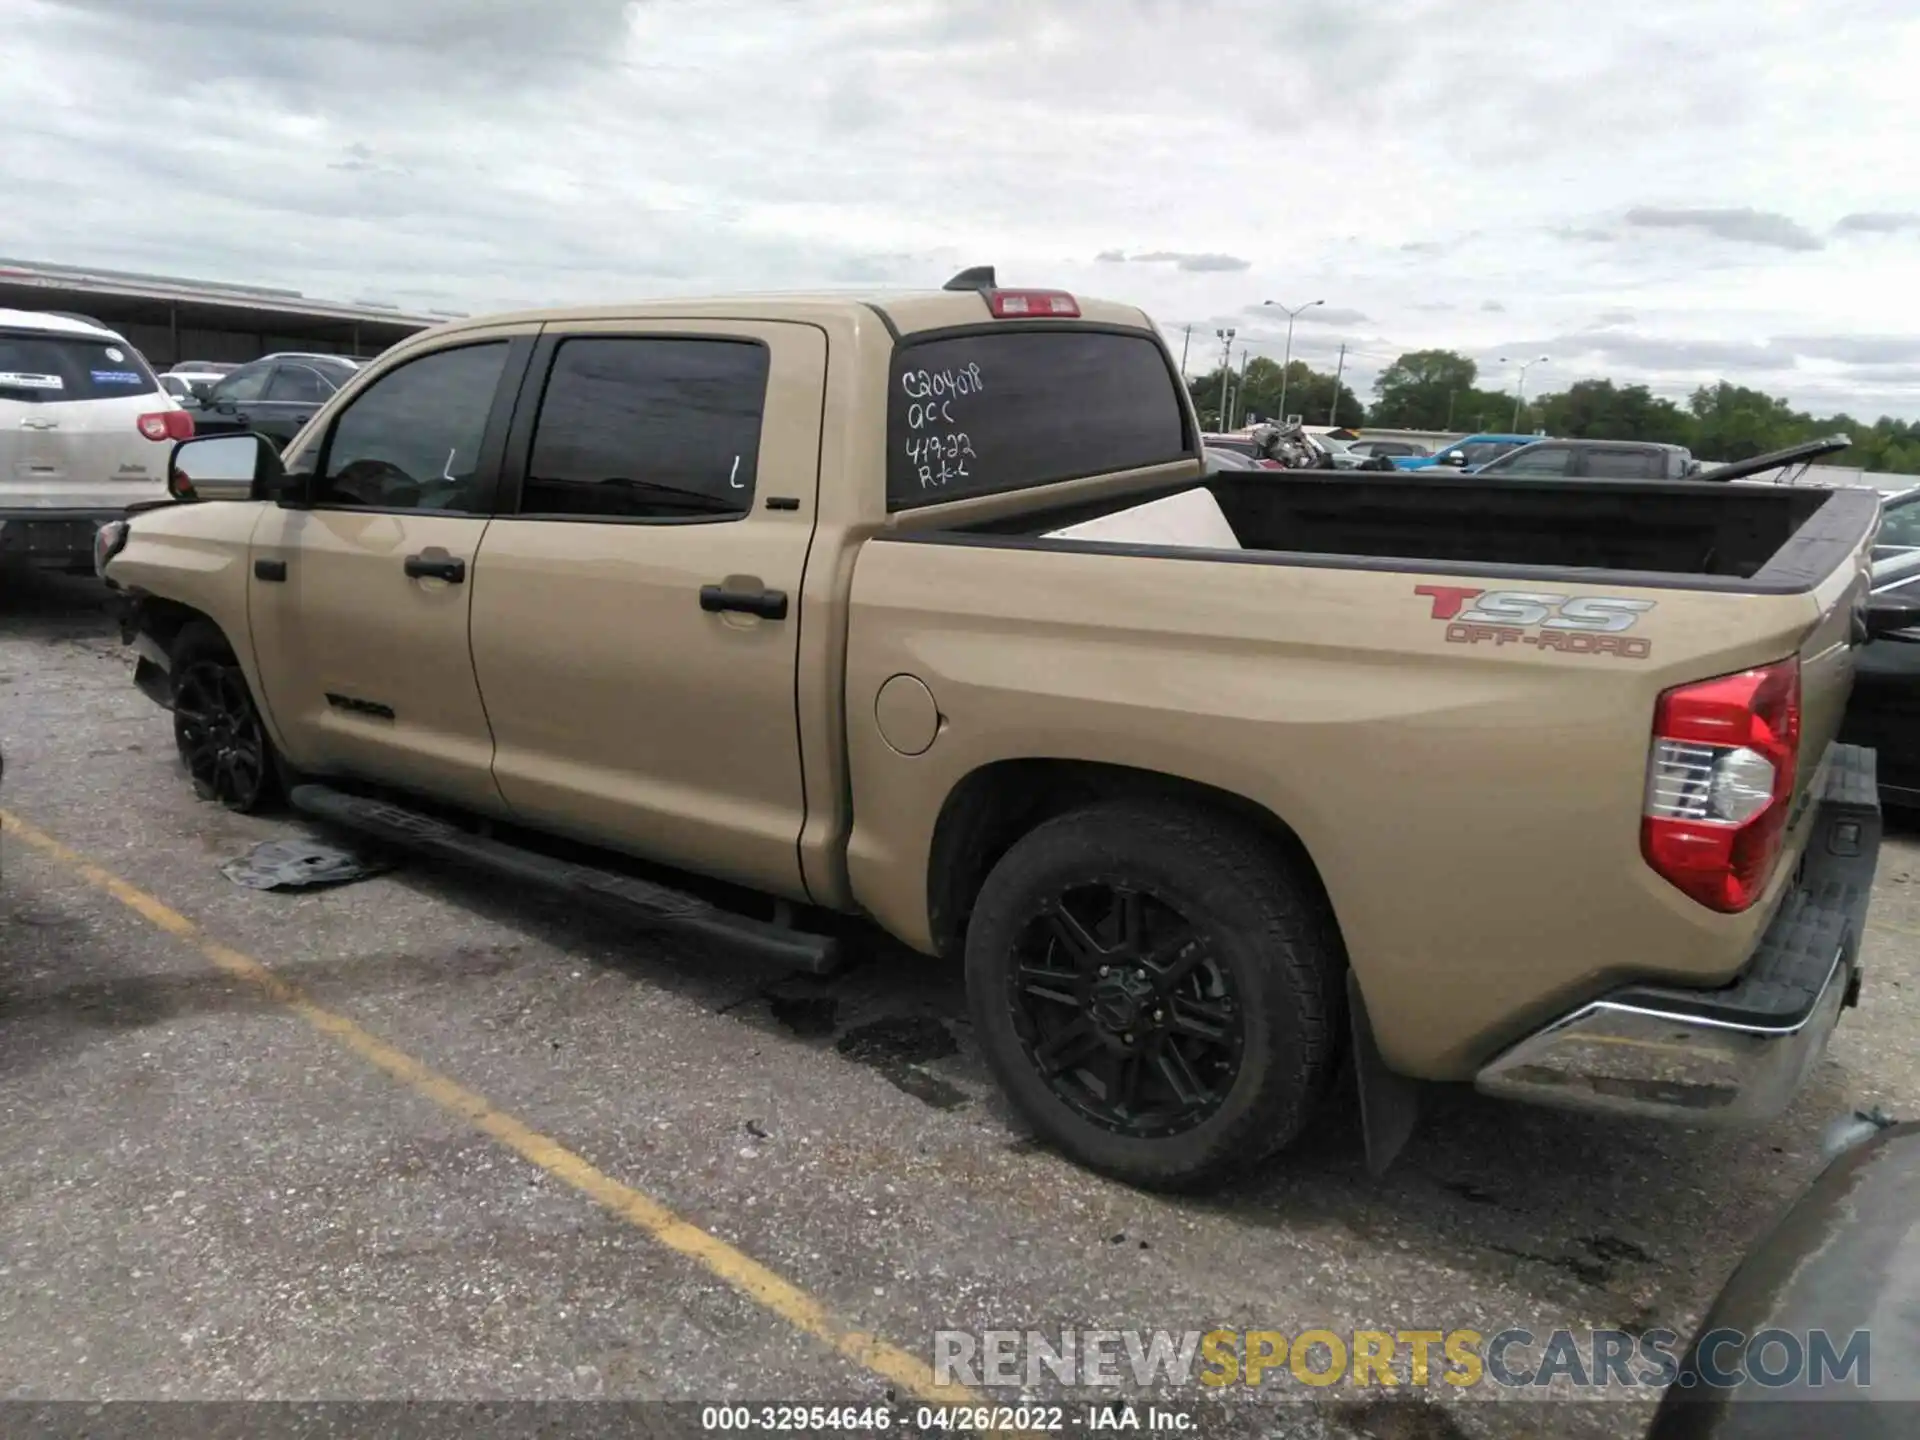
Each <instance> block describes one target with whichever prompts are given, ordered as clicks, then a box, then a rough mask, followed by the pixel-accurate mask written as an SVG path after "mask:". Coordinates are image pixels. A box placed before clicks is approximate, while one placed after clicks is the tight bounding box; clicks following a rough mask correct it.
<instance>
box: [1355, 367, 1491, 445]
mask: <svg viewBox="0 0 1920 1440" xmlns="http://www.w3.org/2000/svg"><path fill="white" fill-rule="evenodd" d="M1479 377H1480V367H1479V366H1477V365H1475V364H1474V363H1473V361H1471V360H1469V359H1468V358H1467V357H1466V356H1464V355H1460V354H1456V353H1455V352H1454V351H1452V350H1409V351H1408V352H1407V353H1406V354H1404V355H1402V356H1401V357H1400V358H1399V359H1398V360H1395V361H1394V362H1393V364H1391V365H1389V366H1388V367H1387V368H1386V369H1384V370H1382V371H1381V372H1380V375H1379V377H1378V378H1377V379H1376V380H1375V381H1374V382H1373V393H1374V395H1375V396H1376V397H1377V399H1376V400H1375V402H1374V406H1373V409H1372V411H1371V412H1370V417H1369V418H1370V419H1371V420H1372V422H1373V423H1374V424H1375V425H1381V426H1396V427H1399V428H1402V429H1408V430H1445V429H1448V428H1454V429H1458V428H1462V423H1463V422H1462V421H1461V404H1460V402H1461V401H1462V400H1463V399H1464V400H1465V401H1466V402H1467V403H1466V409H1467V410H1469V411H1472V412H1475V413H1476V414H1477V413H1478V412H1479V411H1480V410H1482V409H1484V408H1485V398H1486V392H1484V391H1479V392H1477V391H1475V389H1474V381H1475V380H1477V379H1479Z"/></svg>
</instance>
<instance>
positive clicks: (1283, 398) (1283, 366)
mask: <svg viewBox="0 0 1920 1440" xmlns="http://www.w3.org/2000/svg"><path fill="white" fill-rule="evenodd" d="M1261 303H1262V304H1266V305H1273V306H1276V307H1278V308H1279V309H1281V310H1286V311H1287V358H1286V359H1284V360H1282V361H1281V362H1280V415H1279V420H1280V423H1281V424H1282V425H1284V424H1286V423H1287V372H1288V371H1289V370H1291V369H1292V368H1293V321H1294V317H1295V316H1297V315H1301V314H1304V313H1305V312H1306V311H1308V310H1311V309H1312V308H1313V307H1314V306H1316V305H1324V304H1326V303H1327V302H1326V301H1324V300H1309V301H1308V302H1307V303H1306V304H1304V305H1302V306H1301V307H1300V308H1299V309H1298V310H1287V307H1286V306H1284V305H1281V304H1280V302H1279V301H1278V300H1266V301H1262V302H1261Z"/></svg>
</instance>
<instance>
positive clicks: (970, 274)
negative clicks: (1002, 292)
mask: <svg viewBox="0 0 1920 1440" xmlns="http://www.w3.org/2000/svg"><path fill="white" fill-rule="evenodd" d="M940 288H941V289H942V290H992V289H993V288H995V281H994V278H993V267H992V266H991V265H973V266H969V267H968V268H967V269H965V270H962V271H961V272H960V273H959V274H958V275H956V276H954V277H953V278H952V279H951V280H949V281H947V283H946V284H944V285H942V286H941V287H940Z"/></svg>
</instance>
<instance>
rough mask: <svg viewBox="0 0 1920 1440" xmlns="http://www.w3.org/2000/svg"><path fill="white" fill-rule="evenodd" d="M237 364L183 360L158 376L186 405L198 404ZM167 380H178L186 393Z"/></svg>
mask: <svg viewBox="0 0 1920 1440" xmlns="http://www.w3.org/2000/svg"><path fill="white" fill-rule="evenodd" d="M239 368H240V367H239V366H238V365H234V364H228V363H225V362H221V361H212V360H183V361H181V362H180V363H179V364H178V365H175V366H173V367H172V368H171V369H169V370H168V371H167V372H166V374H164V375H162V376H161V377H160V383H161V384H163V385H166V386H167V392H168V393H169V394H171V395H174V396H176V397H177V398H179V399H181V400H182V402H183V403H185V404H188V405H198V404H199V403H200V402H201V401H202V400H204V399H205V398H206V397H207V393H208V392H209V391H210V390H212V389H213V387H214V386H216V385H218V384H219V383H220V381H221V380H222V378H224V377H225V376H226V375H228V374H229V373H231V372H232V371H234V370H237V369H239ZM169 380H172V381H176V382H179V383H180V384H182V385H184V386H185V387H186V394H185V395H182V394H181V393H180V391H179V390H177V389H175V388H174V385H173V384H169V383H168V382H169Z"/></svg>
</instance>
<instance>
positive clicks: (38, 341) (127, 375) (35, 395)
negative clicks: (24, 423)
mask: <svg viewBox="0 0 1920 1440" xmlns="http://www.w3.org/2000/svg"><path fill="white" fill-rule="evenodd" d="M158 388H159V387H158V383H157V382H156V381H155V380H154V378H153V372H152V371H150V370H148V369H147V367H146V365H145V363H144V362H142V360H141V359H140V356H139V355H138V354H137V353H135V352H134V351H133V350H132V349H131V348H129V347H128V346H126V345H123V344H120V343H118V342H116V341H109V340H92V339H88V338H87V337H85V336H81V335H52V334H48V333H46V332H45V331H17V330H9V331H0V396H4V397H5V398H7V399H9V400H25V401H28V402H38V403H42V404H47V403H53V402H56V401H62V400H117V399H121V398H124V397H126V396H130V395H147V394H151V393H152V392H153V391H155V390H156V389H158Z"/></svg>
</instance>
